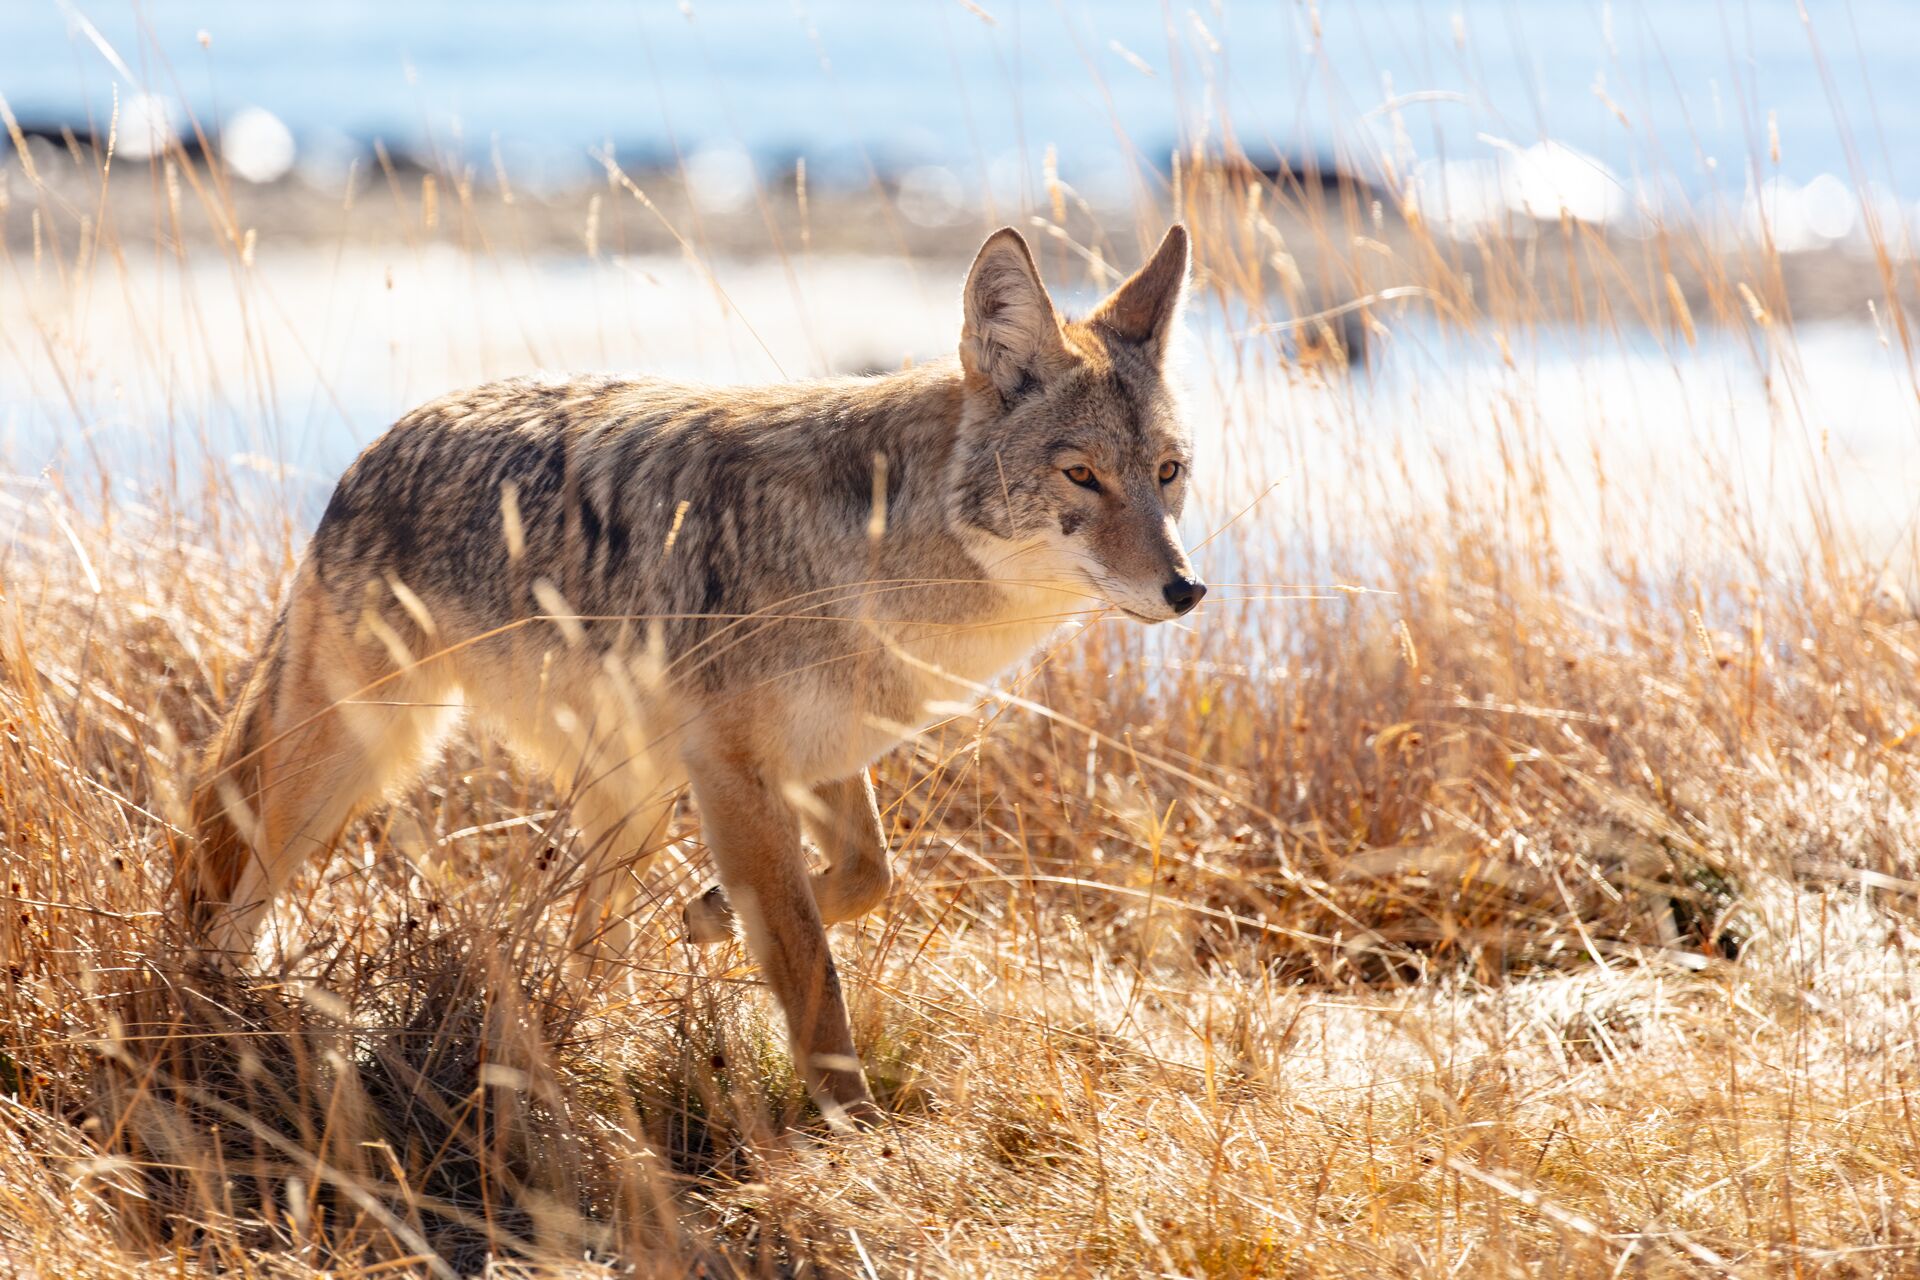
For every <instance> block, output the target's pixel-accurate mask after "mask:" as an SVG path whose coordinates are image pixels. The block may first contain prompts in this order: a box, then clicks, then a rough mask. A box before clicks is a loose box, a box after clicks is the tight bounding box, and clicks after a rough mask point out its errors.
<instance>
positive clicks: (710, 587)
mask: <svg viewBox="0 0 1920 1280" xmlns="http://www.w3.org/2000/svg"><path fill="white" fill-rule="evenodd" d="M1186 270H1187V237H1186V233H1185V232H1184V231H1183V230H1182V229H1181V228H1179V227H1174V228H1173V229H1172V230H1170V231H1169V232H1168V233H1167V236H1166V239H1165V240H1164V241H1163V242H1162V243H1161V245H1160V248H1159V249H1158V251H1157V252H1156V253H1155V254H1154V256H1153V258H1152V259H1151V260H1150V261H1149V262H1148V263H1147V265H1146V266H1144V267H1143V268H1141V270H1140V271H1139V272H1138V273H1137V274H1136V275H1134V276H1133V277H1131V278H1130V279H1128V280H1127V281H1126V282H1125V283H1124V284H1122V285H1121V286H1120V288H1119V289H1118V290H1116V291H1115V292H1114V293H1113V295H1112V296H1110V297H1109V298H1107V299H1106V300H1105V301H1104V302H1102V303H1101V304H1100V305H1099V306H1098V307H1097V308H1095V309H1094V311H1093V312H1092V314H1091V315H1089V316H1087V317H1086V318H1085V319H1084V320H1078V321H1063V320H1062V319H1061V318H1060V317H1059V315H1058V314H1057V313H1056V312H1055V310H1054V307H1053V304H1052V302H1051V301H1050V299H1049V298H1048V296H1047V293H1046V290H1045V288H1044V287H1043V286H1042V284H1041V282H1040V277H1039V272H1038V270H1037V269H1036V267H1035V265H1034V261H1033V257H1032V255H1031V254H1030V253H1029V252H1028V250H1027V246H1026V243H1025V242H1024V241H1023V240H1022V239H1021V238H1020V236H1019V235H1018V234H1017V233H1016V232H1014V231H1012V230H1010V229H1009V230H1004V231H1001V232H999V233H997V234H996V235H994V236H993V237H992V238H991V239H989V240H988V241H987V243H986V245H985V247H983V248H982V249H981V251H980V255H979V257H978V259H977V260H976V261H975V263H974V265H973V269H972V271H971V273H970V274H969V276H968V278H967V283H966V289H965V294H964V308H963V310H964V326H963V330H962V336H961V341H960V353H959V360H958V362H957V363H954V362H946V363H939V364H933V365H928V366H924V367H921V368H917V369H912V370H909V371H907V372H903V373H898V374H893V375H889V376H886V377H879V378H871V379H843V380H836V381H829V382H819V383H811V384H804V385H795V386H777V387H765V388H705V387H694V386H685V385H678V384H673V383H666V382H658V381H652V380H647V379H622V378H609V377H585V378H574V379H522V380H517V381H511V382H500V383H494V384H490V385H488V386H484V387H479V388H476V389H474V390H471V391H464V392H459V393H456V394H454V395H451V396H448V397H446V398H444V399H442V400H439V401H436V402H434V403H432V404H429V405H427V406H425V407H423V408H421V409H418V410H416V411H414V412H413V413H411V414H409V415H407V416H406V417H405V418H403V419H401V420H400V422H399V423H397V424H396V425H395V426H394V427H393V428H392V429H391V430H390V431H388V432H387V433H386V434H385V435H384V436H382V437H381V438H380V439H379V440H378V441H376V442H375V443H374V444H373V445H371V446H369V447H368V448H367V450H366V451H365V452H364V453H362V454H361V455H360V457H359V458H358V459H357V460H355V462H354V463H353V465H352V466H351V467H349V468H348V469H347V472H346V474H345V475H344V476H343V477H341V480H340V483H339V486H338V487H337V488H336V489H335V491H334V495H333V499H332V501H331V502H330V503H329V505H328V507H327V511H326V514H325V515H324V516H323V517H322V519H321V521H320V526H319V528H318V529H317V530H316V531H315V533H314V535H313V540H312V543H311V545H310V546H309V547H308V549H307V553H306V556H305V558H304V560H303V561H302V563H301V565H300V567H299V569H298V571H297V573H296V575H295V578H294V581H293V585H292V587H291V589H290V591H289V594H288V598H287V600H286V603H285V605H284V606H283V607H282V609H281V611H280V615H279V617H278V619H277V620H276V621H275V623H274V625H273V628H272V630H271V632H270V633H269V635H268V637H267V640H266V643H265V647H264V649H263V651H262V652H261V654H260V656H259V658H258V660H257V662H256V663H255V666H254V669H253V672H252V674H251V676H250V677H249V678H248V680H247V683H246V686H245V688H244V690H243V691H242V693H241V695H240V697H239V698H238V700H237V701H236V702H235V704H234V706H233V708H232V709H231V710H230V711H229V713H228V716H227V719H226V721H225V723H224V724H223V726H222V728H221V730H220V732H219V733H218V735H217V736H216V737H215V739H214V741H213V742H212V743H211V744H210V746H209V748H208V750H207V754H206V757H205V760H204V764H203V769H202V774H201V777H200V779H199V782H198V787H197V789H196V791H195V795H194V809H195V822H196V825H197V828H198V837H199V839H198V843H197V849H196V852H195V856H194V859H193V861H192V863H191V865H190V866H188V867H187V868H186V878H185V890H186V893H187V895H188V898H189V900H190V902H191V903H192V905H193V908H194V915H195V918H196V919H198V920H200V921H202V922H203V923H204V924H205V925H206V926H207V927H208V928H209V929H210V930H211V931H212V937H213V940H214V941H215V942H217V943H218V944H219V945H222V946H224V947H226V948H229V949H231V950H237V951H240V952H243V953H244V952H245V951H247V950H249V949H250V945H251V940H252V938H253V935H254V933H255V931H256V929H257V928H258V925H259V923H260V921H261V919H262V917H263V915H264V913H265V911H266V909H267V907H268V906H269V905H270V904H271V902H272V900H273V898H274V895H275V894H276V893H278V892H279V891H280V890H281V889H282V888H283V887H284V886H285V885H286V884H287V883H288V881H289V880H290V879H292V877H293V875H294V873H295V872H296V871H297V870H298V869H299V867H300V866H301V864H302V863H303V862H304V861H305V860H306V859H307V858H308V857H309V856H311V855H313V854H315V853H320V852H323V851H325V850H326V849H327V848H328V847H329V846H330V845H331V843H332V842H333V840H334V839H335V837H336V836H337V835H338V834H339V832H340V830H341V828H342V827H343V826H344V825H345V824H346V822H347V820H348V818H349V817H351V816H352V814H353V812H354V810H355V809H356V808H357V807H358V806H360V805H361V804H363V803H365V802H367V801H369V800H372V799H375V798H377V797H378V796H379V795H381V794H382V793H383V792H385V791H387V790H389V789H390V788H392V787H394V786H395V785H397V784H399V783H400V782H402V781H404V779H405V778H406V777H408V776H409V775H410V774H411V773H412V772H413V771H415V770H417V769H418V768H420V767H421V766H422V764H423V763H424V762H425V761H426V760H427V759H428V758H429V757H430V755H431V754H432V752H433V751H434V749H435V747H436V745H437V743H438V742H439V740H440V737H441V735H442V734H443V733H444V732H445V731H446V730H447V729H448V728H450V727H451V724H452V722H453V721H454V720H455V719H457V718H458V716H459V715H460V713H461V709H462V708H466V709H470V710H471V711H472V713H473V715H474V716H475V717H476V718H477V719H479V720H480V721H481V722H482V723H484V724H485V725H486V726H487V727H488V728H489V729H491V730H492V731H493V732H495V733H496V734H498V735H499V736H500V737H501V738H502V739H504V740H505V741H506V742H508V743H509V744H510V745H512V746H513V747H515V748H516V749H517V750H518V751H519V752H521V753H522V754H524V755H525V756H526V757H528V758H529V759H531V760H534V761H537V762H538V763H540V764H541V765H543V766H544V767H545V768H547V769H548V770H550V771H551V772H552V773H553V774H554V775H555V777H556V779H557V780H558V782H559V783H560V785H561V786H562V788H563V789H564V790H565V792H566V794H567V795H568V796H569V797H570V800H571V813H572V820H573V823H574V826H575V827H576V828H577V831H578V838H579V842H580V843H579V847H580V849H581V851H582V862H581V869H580V875H579V879H578V881H577V889H578V893H577V896H576V898H575V902H576V906H575V911H574V916H573V919H572V933H571V937H572V941H573V944H574V945H575V946H576V947H578V948H580V949H582V950H583V951H586V950H591V949H596V948H604V947H607V946H610V945H615V942H614V941H612V940H613V939H617V937H618V928H619V925H620V922H621V920H622V918H623V916H624V913H625V910H626V907H627V905H628V903H629V901H630V899H631V897H632V890H631V886H632V883H633V881H632V876H631V874H630V869H631V867H632V866H633V865H634V863H635V862H636V860H637V859H638V858H639V857H641V856H644V855H645V854H646V853H648V852H649V851H650V850H651V849H652V848H653V847H654V846H655V845H656V844H657V843H658V842H659V840H660V838H661V835H662V833H663V832H664V830H665V827H666V824H667V820H668V818H669V816H670V814H671V812H672V808H673V803H674V798H675V796H676V795H677V794H678V793H679V791H680V790H681V789H683V788H686V787H690V788H691V790H692V793H693V798H694V801H695V805H696V807H697V809H698V812H699V815H700V821H701V828H702V835H703V837H704V840H705V842H706V844H707V846H708V848H709V849H710V850H711V852H712V855H713V860H714V864H715V867H716V869H717V871H718V873H719V880H720V885H721V886H722V887H721V888H717V889H715V890H712V891H710V892H708V893H707V894H705V895H703V896H701V897H700V898H698V899H696V900H695V902H694V903H693V904H691V905H690V906H689V908H688V913H687V923H688V928H689V933H690V934H691V935H692V936H693V937H694V938H695V939H697V940H707V939H712V938H718V937H724V936H728V935H729V934H730V933H731V931H732V930H733V928H734V927H735V925H736V923H737V924H738V925H740V926H743V927H744V929H745V933H746V937H747V941H748V943H749V945H750V947H751V949H752V951H753V954H754V956H755V957H756V958H757V960H758V961H759V963H760V966H761V968H762V970H763V972H764V973H765V975H766V979H767V982H768V985H769V986H770V987H772V989H773V991H774V993H775V995H776V996H777V997H778V999H779V1002H780V1005H781V1007H782V1009H783V1010H784V1012H785V1015H786V1018H787V1024H788V1028H789V1030H790V1032H791V1035H792V1039H793V1046H794V1051H795V1055H796V1060H797V1062H798V1063H799V1065H800V1068H801V1071H802V1073H803V1074H804V1076H805V1077H806V1079H807V1081H808V1084H809V1087H810V1088H811V1089H812V1090H813V1092H814V1095H815V1097H816V1098H818V1099H819V1100H820V1103H821V1106H822V1109H823V1110H825V1111H826V1113H827V1114H828V1116H829V1117H830V1118H835V1119H844V1118H847V1117H851V1118H854V1119H860V1118H862V1117H870V1116H871V1115H872V1114H873V1104H872V1101H871V1099H870V1098H869V1096H868V1093H867V1087H866V1084H865V1081H864V1079H863V1077H862V1074H861V1071H860V1067H859V1061H858V1059H857V1058H856V1057H855V1056H854V1047H853V1041H852V1037H851V1035H850V1033H849V1030H848V1026H847V1015H846V1008H845V1005H844V1002H843V1000H842V997H841V992H840V986H839V982H838V979H837V977H836V974H835V971H834V966H833V959H832V956H831V955H830V954H829V952H828V948H827V939H826V934H825V929H824V927H825V926H826V925H828V924H832V923H834V922H836V921H840V920H847V919H851V918H853V917H855V916H858V915H860V914H862V913H864V912H866V911H869V910H871V909H872V908H873V907H874V906H876V905H878V904H879V902H880V901H881V900H882V899H883V898H884V897H885V896H886V893H887V890H888V886H889V874H888V869H887V858H886V854H887V851H886V840H885V834H884V830H883V828H882V825H881V820H880V813H879V810H878V808H877V806H876V804H875V799H874V792H873V787H872V785H871V783H870V782H869V781H868V778H867V773H866V766H867V765H868V764H869V763H870V762H871V761H872V760H873V759H874V758H875V757H876V756H877V755H879V754H880V753H881V752H883V751H885V750H887V749H888V748H889V747H891V746H893V745H894V744H895V743H896V742H897V741H899V740H900V738H901V737H902V736H903V735H904V734H906V733H910V732H912V731H913V730H914V729H916V728H917V727H920V726H924V725H926V724H927V723H929V722H930V721H931V720H932V719H933V718H934V717H935V715H936V714H938V709H939V708H940V707H942V706H944V705H946V704H949V703H950V702H951V701H952V700H954V699H955V698H959V697H971V696H973V695H974V694H975V693H977V692H978V690H979V688H980V686H981V683H982V682H984V681H987V680H990V679H992V678H993V677H994V675H995V674H997V673H998V672H999V671H1001V670H1003V669H1004V668H1005V667H1007V666H1008V665H1010V664H1011V663H1013V662H1015V661H1017V660H1019V659H1020V658H1021V657H1022V656H1024V655H1025V654H1027V653H1029V652H1031V651H1032V650H1033V649H1034V648H1035V647H1036V646H1037V645H1038V644H1039V643H1040V642H1041V641H1042V640H1044V639H1045V638H1046V636H1048V635H1049V634H1050V633H1051V632H1053V631H1054V630H1055V629H1056V628H1057V627H1058V626H1059V625H1060V624H1061V623H1062V622H1063V621H1065V620H1067V619H1068V618H1070V617H1072V616H1073V615H1075V614H1077V613H1083V612H1085V611H1086V610H1087V609H1088V608H1089V607H1097V606H1099V605H1112V606H1114V607H1116V608H1119V609H1121V610H1124V611H1125V612H1126V613H1128V614H1130V615H1132V616H1133V617H1136V618H1139V619H1142V620H1145V621H1161V620H1164V619H1167V618H1172V617H1175V616H1177V615H1179V614H1182V613H1185V612H1187V611H1188V610H1189V609H1191V608H1193V606H1194V605H1196V604H1197V603H1199V601H1200V598H1201V597H1202V596H1203V595H1204V594H1205V593H1206V587H1205V586H1204V585H1202V584H1201V582H1200V581H1199V580H1198V579H1197V578H1196V577H1195V576H1194V572H1193V567H1192V565H1191V564H1189V562H1188V560H1187V555H1186V551H1185V549H1184V548H1183V547H1182V545H1181V542H1180V536H1179V533H1178V531H1177V529H1176V520H1177V518H1178V517H1179V514H1180V509H1181V505H1182V503H1183V501H1184V500H1185V496H1186V491H1187V484H1188V473H1189V469H1190V467H1191V465H1192V458H1191V457H1190V448H1191V446H1190V440H1189V437H1188V434H1187V431H1186V429H1185V427H1184V426H1183V424H1182V422H1181V418H1180V413H1179V409H1178V406H1177V405H1176V403H1175V400H1174V397H1173V394H1172V392H1171V390H1170V389H1169V387H1168V386H1167V383H1166V380H1165V379H1164V377H1163V375H1162V369H1163V365H1164V363H1165V358H1166V354H1167V347H1168V345H1169V342H1170V339H1171V334H1172V330H1173V327H1174V325H1175V323H1176V319H1177V314H1178V311H1179V305H1180V298H1181V293H1182V289H1183V287H1184V282H1185V279H1186ZM803 831H804V832H805V833H806V834H807V835H810V836H811V837H812V838H813V840H814V842H815V844H816V845H817V846H818V847H819V849H820V851H821V852H822V853H823V854H824V855H825V856H826V858H827V860H828V863H829V865H828V867H827V869H826V870H825V871H823V872H820V873H818V874H814V875H809V874H808V872H807V869H806V863H805V860H804V858H803V855H802V847H801V835H802V832H803Z"/></svg>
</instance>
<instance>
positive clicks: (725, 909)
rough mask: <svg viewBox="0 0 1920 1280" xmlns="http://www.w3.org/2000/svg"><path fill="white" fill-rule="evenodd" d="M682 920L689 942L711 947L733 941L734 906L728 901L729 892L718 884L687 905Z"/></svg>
mask: <svg viewBox="0 0 1920 1280" xmlns="http://www.w3.org/2000/svg"><path fill="white" fill-rule="evenodd" d="M682 918H683V919H684V920H685V921H686V925H687V940H688V941H689V942H697V943H699V944H700V945H702V946H710V945H711V944H713V943H716V942H731V941H733V938H734V925H735V923H736V921H735V919H734V914H733V904H732V903H730V902H728V901H727V891H726V890H725V889H722V888H721V887H720V886H719V885H717V884H716V885H714V886H713V887H712V888H710V889H708V890H707V891H706V892H705V893H703V894H701V895H700V896H699V897H697V898H695V899H693V900H692V901H691V902H689V903H687V909H686V911H685V913H684V915H683V917H682Z"/></svg>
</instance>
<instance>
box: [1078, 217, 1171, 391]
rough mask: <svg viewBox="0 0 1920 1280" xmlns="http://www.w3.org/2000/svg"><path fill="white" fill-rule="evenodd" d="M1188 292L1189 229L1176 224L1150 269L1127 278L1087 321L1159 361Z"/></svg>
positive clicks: (1152, 260)
mask: <svg viewBox="0 0 1920 1280" xmlns="http://www.w3.org/2000/svg"><path fill="white" fill-rule="evenodd" d="M1186 291H1187V229H1186V228H1185V227H1183V226H1181V225H1180V224H1179V223H1177V222H1176V223H1174V224H1173V225H1172V226H1171V227H1168V228H1167V234H1166V238H1165V239H1163V240H1161V241H1160V247H1159V248H1158V249H1155V250H1154V251H1153V257H1151V258H1149V259H1148V260H1147V265H1146V266H1144V267H1142V268H1140V269H1139V270H1138V271H1136V272H1134V273H1133V274H1132V275H1131V276H1129V277H1127V279H1126V281H1125V282H1124V283H1122V284H1121V286H1120V287H1119V288H1118V289H1115V290H1114V291H1113V292H1112V293H1111V294H1109V295H1108V297H1107V300H1106V301H1105V302H1102V303H1101V304H1100V305H1099V306H1098V307H1096V308H1095V309H1094V312H1093V315H1092V316H1090V317H1089V318H1088V320H1089V323H1091V324H1094V325H1098V326H1099V327H1100V328H1102V329H1105V330H1106V331H1107V332H1108V333H1110V334H1112V335H1113V336H1114V337H1116V338H1119V339H1120V340H1121V341H1122V342H1131V343H1133V344H1135V345H1136V346H1142V347H1145V348H1146V349H1147V351H1148V353H1149V354H1150V355H1151V356H1152V357H1153V358H1154V359H1155V360H1159V359H1161V358H1162V357H1163V356H1165V355H1166V353H1167V337H1168V335H1169V334H1171V333H1172V332H1173V326H1174V321H1175V320H1176V319H1178V318H1179V315H1180V302H1181V299H1182V297H1183V296H1184V295H1185V293H1186Z"/></svg>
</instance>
